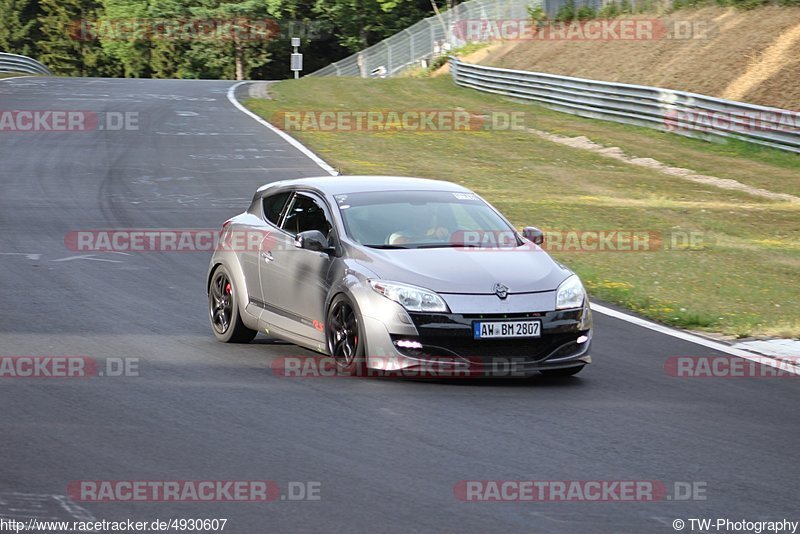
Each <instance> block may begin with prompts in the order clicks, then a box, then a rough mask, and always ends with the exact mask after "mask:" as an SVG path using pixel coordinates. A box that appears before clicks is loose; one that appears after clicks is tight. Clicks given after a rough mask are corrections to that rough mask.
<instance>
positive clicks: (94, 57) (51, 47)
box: [38, 0, 120, 76]
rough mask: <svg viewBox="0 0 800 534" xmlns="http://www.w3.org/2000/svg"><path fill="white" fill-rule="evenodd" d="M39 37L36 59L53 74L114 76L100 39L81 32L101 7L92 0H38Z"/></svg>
mask: <svg viewBox="0 0 800 534" xmlns="http://www.w3.org/2000/svg"><path fill="white" fill-rule="evenodd" d="M40 8H41V15H40V16H39V18H38V22H39V27H40V28H41V34H42V39H41V40H40V41H39V49H40V50H41V53H40V56H39V58H38V59H39V60H40V61H41V62H42V63H44V64H45V65H47V66H48V67H49V68H50V70H51V71H53V72H54V73H55V74H63V75H67V76H97V75H111V76H113V75H118V74H119V73H120V70H119V69H117V68H115V67H114V66H113V65H112V64H111V62H110V61H109V59H108V57H107V56H106V54H105V53H104V52H103V49H102V47H101V45H100V42H99V41H98V40H96V39H93V38H92V36H91V35H87V34H86V33H85V32H83V31H81V30H82V28H83V29H85V28H87V25H89V24H91V23H93V22H94V21H96V20H97V18H98V17H99V16H100V13H101V12H102V11H101V9H102V6H100V4H98V3H96V2H95V1H94V0H40Z"/></svg>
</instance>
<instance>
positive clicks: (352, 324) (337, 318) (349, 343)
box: [325, 295, 366, 375]
mask: <svg viewBox="0 0 800 534" xmlns="http://www.w3.org/2000/svg"><path fill="white" fill-rule="evenodd" d="M325 337H326V339H327V343H328V352H329V353H330V355H331V356H332V357H333V359H334V360H335V361H336V367H337V368H338V369H339V371H340V372H343V373H346V374H351V375H353V374H363V372H364V370H365V369H366V361H365V358H364V354H365V350H364V346H365V343H364V336H363V335H362V325H361V317H360V316H359V313H358V310H356V308H355V306H354V305H353V303H352V302H351V301H350V299H349V298H348V297H346V296H345V295H337V296H336V298H334V299H333V302H332V303H331V306H330V308H329V309H328V318H327V320H326V321H325Z"/></svg>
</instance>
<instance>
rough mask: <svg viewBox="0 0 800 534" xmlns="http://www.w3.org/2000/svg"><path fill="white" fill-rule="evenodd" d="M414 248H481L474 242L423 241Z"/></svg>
mask: <svg viewBox="0 0 800 534" xmlns="http://www.w3.org/2000/svg"><path fill="white" fill-rule="evenodd" d="M414 248H481V247H480V245H475V244H473V243H423V244H421V245H417V246H415V247H414Z"/></svg>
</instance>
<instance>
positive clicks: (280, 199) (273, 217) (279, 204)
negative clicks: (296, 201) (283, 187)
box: [264, 191, 292, 225]
mask: <svg viewBox="0 0 800 534" xmlns="http://www.w3.org/2000/svg"><path fill="white" fill-rule="evenodd" d="M291 194H292V193H291V192H290V191H286V192H283V193H275V194H274V195H269V196H267V197H265V198H264V216H265V217H266V218H267V220H268V221H269V222H271V223H272V224H275V225H277V224H278V222H280V217H281V212H282V211H283V207H284V206H285V205H286V201H287V200H289V196H290V195H291Z"/></svg>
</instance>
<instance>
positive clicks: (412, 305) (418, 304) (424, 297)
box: [369, 280, 447, 312]
mask: <svg viewBox="0 0 800 534" xmlns="http://www.w3.org/2000/svg"><path fill="white" fill-rule="evenodd" d="M369 285H371V286H372V289H374V290H375V291H377V292H378V293H380V294H381V295H383V296H384V297H386V298H388V299H391V300H393V301H395V302H397V303H398V304H400V305H401V306H402V307H404V308H405V309H406V310H408V311H414V312H446V311H447V304H445V302H444V300H442V297H440V296H439V295H437V294H436V293H434V292H433V291H430V290H428V289H422V288H421V287H416V286H409V285H406V284H398V283H397V282H384V281H383V280H370V281H369Z"/></svg>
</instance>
